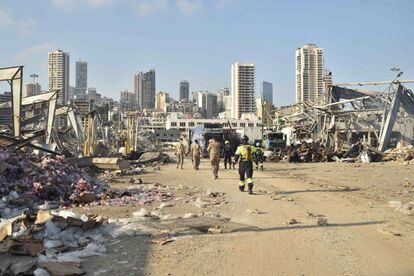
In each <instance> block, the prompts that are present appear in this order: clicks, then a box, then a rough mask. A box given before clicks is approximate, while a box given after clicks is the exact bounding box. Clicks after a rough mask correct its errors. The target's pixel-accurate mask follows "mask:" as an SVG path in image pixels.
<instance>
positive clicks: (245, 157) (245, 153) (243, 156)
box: [235, 135, 256, 194]
mask: <svg viewBox="0 0 414 276" xmlns="http://www.w3.org/2000/svg"><path fill="white" fill-rule="evenodd" d="M255 151H256V148H255V147H254V146H251V145H249V137H247V136H246V135H244V136H243V141H242V144H241V145H240V146H238V148H237V150H236V157H235V162H237V161H238V160H239V159H240V163H239V175H240V181H239V190H240V191H242V192H244V187H245V178H246V177H247V186H248V189H249V194H253V156H254V153H255Z"/></svg>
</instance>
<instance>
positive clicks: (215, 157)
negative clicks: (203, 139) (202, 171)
mask: <svg viewBox="0 0 414 276" xmlns="http://www.w3.org/2000/svg"><path fill="white" fill-rule="evenodd" d="M219 147H220V145H219V144H218V143H217V141H216V140H215V139H214V138H213V139H210V140H209V144H208V148H207V152H208V155H209V156H210V162H211V170H212V171H213V179H217V178H218V171H219V163H220V153H219V150H220V149H219Z"/></svg>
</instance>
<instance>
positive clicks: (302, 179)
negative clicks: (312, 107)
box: [81, 160, 414, 275]
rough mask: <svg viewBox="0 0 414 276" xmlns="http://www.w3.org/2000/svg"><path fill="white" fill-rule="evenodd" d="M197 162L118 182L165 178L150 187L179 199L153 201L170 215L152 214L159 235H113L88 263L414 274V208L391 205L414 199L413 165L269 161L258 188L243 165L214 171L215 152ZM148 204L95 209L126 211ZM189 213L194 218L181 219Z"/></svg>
mask: <svg viewBox="0 0 414 276" xmlns="http://www.w3.org/2000/svg"><path fill="white" fill-rule="evenodd" d="M190 166H191V161H190V160H186V163H185V165H184V167H185V169H184V170H183V171H181V170H176V169H175V165H173V164H171V165H165V166H162V167H161V170H160V171H152V170H151V169H149V168H148V170H147V171H148V173H146V174H143V175H138V176H128V177H126V176H124V177H119V178H118V179H117V180H118V181H117V182H116V183H112V185H113V186H114V187H116V188H126V187H130V188H133V187H135V188H136V187H137V186H139V185H154V184H155V183H159V184H161V185H156V186H154V187H153V186H149V187H150V188H151V187H152V188H153V189H155V190H156V189H158V188H159V187H160V188H161V189H162V190H163V191H167V192H170V193H171V200H170V201H167V202H169V203H172V204H164V205H166V206H162V208H159V206H160V202H154V203H151V204H149V205H145V206H144V208H146V209H147V210H148V211H157V210H154V209H159V210H158V211H159V212H160V213H161V214H162V215H169V214H170V215H171V216H167V217H166V218H165V219H164V220H159V221H152V222H151V223H150V224H151V227H155V228H159V233H158V234H155V235H154V236H152V237H148V236H145V237H133V238H124V239H113V240H111V241H109V242H108V243H107V244H106V245H107V249H108V252H107V254H106V255H105V256H99V257H92V258H89V259H86V260H85V261H84V262H83V264H82V267H83V268H84V269H85V270H86V271H87V272H88V274H89V275H94V274H95V275H413V274H414V253H413V252H414V231H413V230H414V215H412V216H409V215H407V214H406V213H407V212H408V211H410V210H408V211H407V212H405V213H404V212H398V211H395V207H390V206H388V204H389V203H388V202H389V201H401V202H402V203H403V204H405V203H407V202H409V201H413V200H414V192H410V189H412V187H410V184H412V182H413V181H414V164H413V165H409V164H405V165H404V164H403V163H401V162H398V163H397V162H388V163H371V164H339V163H309V164H286V163H274V164H269V163H265V171H264V172H258V171H255V181H256V182H255V184H256V185H255V195H248V194H247V192H245V193H241V192H239V191H238V190H237V183H238V175H237V171H236V170H228V171H224V170H223V169H221V170H220V179H219V180H213V179H212V178H211V176H212V175H211V171H210V168H209V162H208V161H203V162H202V165H201V170H200V171H197V172H194V171H193V170H192V169H191V168H190ZM131 177H134V178H138V177H139V178H142V179H143V181H144V184H131V183H129V182H130V178H131ZM163 185H166V186H168V187H165V186H163ZM157 186H158V187H157ZM407 186H408V187H407ZM170 205H172V206H170ZM140 208H141V207H140V206H133V207H125V206H121V207H119V206H102V207H101V206H93V207H89V208H88V209H87V210H86V211H88V212H94V213H98V214H103V215H104V216H105V217H107V218H114V217H122V218H123V217H129V216H132V213H133V212H135V211H138V210H140ZM81 209H82V208H81ZM83 211H85V210H83ZM185 214H186V217H192V218H187V219H182V218H177V217H182V216H184V215H185ZM326 219H327V223H328V225H326V226H324V224H325V223H326ZM318 221H319V224H321V225H319V224H318ZM147 223H148V222H147ZM208 232H213V233H208ZM170 236H175V238H172V239H170V238H169V237H170Z"/></svg>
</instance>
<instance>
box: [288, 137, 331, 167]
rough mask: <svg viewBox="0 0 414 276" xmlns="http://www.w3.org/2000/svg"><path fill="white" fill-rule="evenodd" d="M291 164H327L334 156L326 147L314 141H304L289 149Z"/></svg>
mask: <svg viewBox="0 0 414 276" xmlns="http://www.w3.org/2000/svg"><path fill="white" fill-rule="evenodd" d="M287 155H288V157H289V162H327V161H331V160H332V154H331V153H330V152H328V151H327V150H326V149H325V147H324V146H323V145H321V144H319V143H316V142H313V141H308V142H306V141H304V142H302V143H300V144H298V145H296V146H291V147H289V148H288V149H287Z"/></svg>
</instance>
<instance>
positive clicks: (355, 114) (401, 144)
mask: <svg viewBox="0 0 414 276" xmlns="http://www.w3.org/2000/svg"><path fill="white" fill-rule="evenodd" d="M374 84H375V83H374ZM353 85H361V86H362V85H364V84H362V83H359V84H334V85H331V86H330V87H328V89H327V90H326V91H325V93H324V94H323V96H322V97H320V98H319V99H318V100H317V101H316V102H310V101H308V102H304V103H302V104H300V105H299V106H298V110H297V111H296V112H295V113H293V114H290V115H284V116H283V117H281V118H280V119H281V120H280V122H279V123H278V125H277V129H278V131H280V132H282V133H285V135H286V136H287V147H286V148H282V149H276V150H275V151H274V152H273V153H272V154H270V156H269V157H268V159H267V160H268V161H271V162H279V161H282V160H286V161H289V162H329V161H335V162H361V163H370V162H377V161H409V160H412V159H413V158H414V150H413V147H412V146H411V144H412V142H413V141H412V137H413V136H412V126H414V120H413V119H412V115H413V114H414V93H413V92H412V91H411V90H409V89H408V88H406V87H405V86H403V85H402V84H401V83H400V82H398V80H396V81H391V82H389V83H388V85H389V87H388V88H387V90H386V91H385V92H381V91H375V90H366V89H351V88H349V87H350V86H353ZM370 85H373V84H372V83H370Z"/></svg>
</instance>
